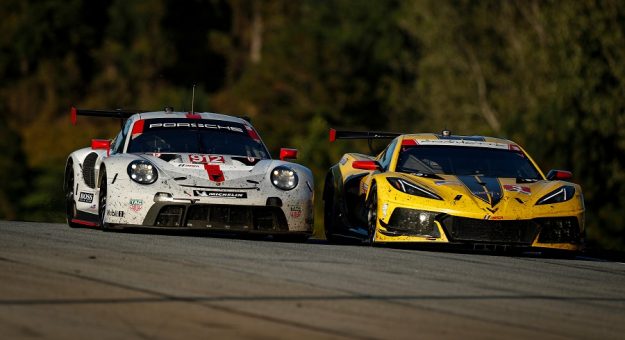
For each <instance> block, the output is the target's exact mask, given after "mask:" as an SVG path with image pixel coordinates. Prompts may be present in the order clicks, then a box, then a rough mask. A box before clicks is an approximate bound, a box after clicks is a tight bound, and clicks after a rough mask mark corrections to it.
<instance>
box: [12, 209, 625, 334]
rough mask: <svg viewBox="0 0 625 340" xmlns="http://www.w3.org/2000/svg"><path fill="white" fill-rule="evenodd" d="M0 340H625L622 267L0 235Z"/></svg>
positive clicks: (120, 235)
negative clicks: (52, 339) (37, 339)
mask: <svg viewBox="0 0 625 340" xmlns="http://www.w3.org/2000/svg"><path fill="white" fill-rule="evenodd" d="M0 338H2V339H22V338H58V339H87V338H91V339H101V338H107V339H119V338H139V339H170V338H206V339H208V338H210V339H233V338H234V339H239V338H242V339H276V338H284V339H302V338H304V339H307V338H324V339H328V338H329V339H332V338H337V339H423V338H436V339H445V338H451V339H458V338H465V339H467V338H468V339H473V338H478V339H491V338H492V339H502V338H507V339H514V338H519V339H520V338H523V339H528V338H538V339H619V338H620V339H623V338H625V264H623V263H620V262H610V261H600V260H596V259H590V258H575V259H558V258H545V257H537V256H502V255H494V254H476V253H468V254H467V253H458V252H448V251H447V252H445V251H431V250H430V251H425V250H419V249H397V248H386V247H382V248H378V247H375V248H371V247H366V246H348V245H347V246H346V245H329V244H325V243H323V242H322V241H309V242H308V243H305V244H298V243H285V242H276V241H270V240H247V239H242V238H235V237H223V236H222V237H218V236H214V235H206V234H199V235H198V234H193V235H188V234H180V233H177V234H170V233H167V234H164V233H154V232H151V233H145V232H142V233H128V232H102V231H99V230H92V229H71V228H69V227H67V226H65V225H63V224H45V223H26V222H3V221H0Z"/></svg>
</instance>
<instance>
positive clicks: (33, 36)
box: [0, 0, 625, 249]
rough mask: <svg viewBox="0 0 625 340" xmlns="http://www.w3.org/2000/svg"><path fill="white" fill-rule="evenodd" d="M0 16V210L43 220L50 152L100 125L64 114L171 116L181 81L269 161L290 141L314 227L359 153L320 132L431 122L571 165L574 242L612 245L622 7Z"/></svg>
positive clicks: (185, 99)
mask: <svg viewBox="0 0 625 340" xmlns="http://www.w3.org/2000/svg"><path fill="white" fill-rule="evenodd" d="M0 15H1V16H2V17H3V21H2V22H0V31H2V32H3V34H2V35H1V36H0V52H1V53H0V103H2V109H3V110H2V111H3V113H2V114H3V115H4V116H5V119H4V120H2V119H0V133H1V134H2V141H1V142H4V143H5V145H0V147H1V148H2V150H7V152H6V153H5V154H4V155H3V156H2V158H0V176H2V177H3V178H5V177H4V176H10V174H19V175H18V176H17V177H18V178H20V179H22V180H16V181H14V182H12V183H7V184H2V185H1V186H0V200H3V201H1V202H0V211H1V214H2V216H3V218H25V219H38V220H45V219H58V218H60V217H59V216H62V213H59V212H62V206H61V205H59V204H60V203H59V202H58V200H57V198H58V197H60V195H61V193H60V191H59V190H60V189H59V186H60V185H61V183H62V170H63V167H64V160H65V157H66V156H67V154H68V153H69V152H70V151H71V150H73V149H77V148H79V147H82V146H84V145H86V144H87V143H88V142H89V139H90V138H93V137H110V136H112V135H113V134H114V133H115V130H116V129H117V128H118V126H117V125H116V124H115V123H105V122H101V121H93V120H89V119H86V120H81V121H80V122H79V124H80V125H79V127H78V128H76V127H71V126H69V125H68V120H67V116H66V114H67V112H68V108H69V106H70V104H77V105H79V106H84V107H93V108H99V107H101V108H117V107H125V108H142V109H160V108H162V107H163V106H166V105H168V106H169V105H171V106H174V107H176V108H177V109H183V110H188V109H190V100H191V85H192V84H194V83H195V84H198V87H197V89H196V104H195V107H196V108H198V109H200V110H208V111H216V112H224V113H230V114H235V115H248V116H250V117H252V119H253V123H254V125H255V126H256V127H257V129H258V130H259V131H260V133H261V135H262V136H263V139H264V140H265V142H266V143H267V144H268V145H269V146H270V148H271V151H272V153H273V154H275V155H277V152H278V149H279V148H280V147H296V148H298V149H299V151H300V153H299V156H300V158H299V160H298V161H299V162H301V163H302V164H305V165H307V166H309V167H310V168H311V169H312V170H313V172H314V174H315V179H316V200H317V215H316V221H317V223H316V226H317V233H318V234H319V232H320V229H319V227H320V225H321V193H322V187H321V186H322V184H323V179H324V176H325V172H326V171H327V168H328V167H329V166H330V165H331V164H332V163H334V162H336V161H338V159H339V158H340V156H341V154H342V153H343V152H345V151H348V150H349V151H360V152H367V150H368V148H367V147H366V144H365V143H359V142H349V143H345V142H340V143H335V144H332V145H331V144H330V143H328V142H327V130H328V128H329V127H339V128H340V127H342V128H350V129H363V130H364V129H375V130H393V131H405V132H413V131H433V132H436V131H439V130H441V129H443V128H449V129H451V130H452V131H453V132H454V133H458V134H486V135H496V136H504V137H509V138H511V139H513V140H515V141H517V142H518V143H520V144H521V145H523V146H524V147H525V149H527V150H528V151H529V152H530V153H531V154H532V155H533V156H534V158H535V159H536V160H537V161H538V162H539V164H541V165H542V166H543V167H544V169H543V170H548V169H550V168H565V169H570V170H573V171H574V173H575V175H576V177H575V178H576V180H577V181H579V183H580V184H582V186H583V188H584V193H585V198H586V203H587V222H588V236H589V238H590V239H591V241H593V242H595V243H596V244H599V245H600V246H603V247H607V248H612V249H625V232H624V231H625V225H624V224H623V221H622V218H621V216H622V213H621V211H622V210H623V209H624V208H625V173H623V171H621V169H623V167H624V165H625V164H623V162H624V161H623V159H625V157H623V154H624V151H625V138H624V137H625V136H624V134H625V126H624V125H625V96H624V93H625V91H624V90H625V88H624V84H625V64H624V63H622V62H621V61H622V60H624V59H625V47H624V46H625V3H623V2H622V1H617V0H602V1H590V0H589V1H574V2H553V1H538V0H513V1H494V0H487V1H473V0H449V1H435V0H419V1H412V0H406V1H399V0H396V1H347V0H330V1H322V2H320V1H313V0H302V1H287V0H276V1H261V0H204V1H202V0H194V1H189V2H184V3H181V2H177V1H173V0H156V1H147V0H133V1H120V0H116V1H105V0H94V1H83V2H81V1H75V0H70V1H60V0H58V1H53V0H50V1H44V2H37V1H28V0H27V1H15V0H5V1H2V2H1V3H0ZM0 118H1V117H0ZM4 121H6V122H7V123H8V125H7V124H4V123H3V122H4ZM13 131H17V132H18V134H19V137H21V143H20V142H18V143H12V142H7V141H8V140H11V141H13V140H16V141H19V140H20V139H19V138H17V136H16V135H15V134H14V132H13ZM14 137H15V138H14ZM22 149H23V153H24V154H26V155H27V157H26V159H23V160H22V161H21V162H17V164H18V165H19V166H17V165H16V162H14V160H15V159H19V157H20V156H19V155H20V154H22V151H21V150H22ZM15 157H18V158H15ZM26 181H28V183H29V188H31V189H30V191H28V194H26V195H22V196H23V198H24V199H23V200H19V201H11V200H10V199H7V197H14V196H13V195H14V193H15V192H17V191H20V190H23V188H24V185H25V183H26ZM31 183H36V185H32V184H31ZM57 184H58V185H57ZM22 196H20V197H22ZM33 211H37V212H38V213H39V215H37V216H35V215H32V214H33V213H32V212H33Z"/></svg>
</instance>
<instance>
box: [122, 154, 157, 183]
mask: <svg viewBox="0 0 625 340" xmlns="http://www.w3.org/2000/svg"><path fill="white" fill-rule="evenodd" d="M128 176H130V179H132V180H133V181H135V182H137V183H139V184H152V183H154V182H156V179H157V178H158V172H157V171H156V167H154V165H152V163H150V162H148V161H144V160H136V161H132V162H130V164H128Z"/></svg>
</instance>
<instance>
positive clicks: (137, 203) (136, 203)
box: [129, 198, 143, 212]
mask: <svg viewBox="0 0 625 340" xmlns="http://www.w3.org/2000/svg"><path fill="white" fill-rule="evenodd" d="M129 204H130V210H132V211H134V212H139V210H141V209H142V208H143V200H140V199H137V198H131V199H130V202H129Z"/></svg>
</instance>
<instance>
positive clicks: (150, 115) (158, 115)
mask: <svg viewBox="0 0 625 340" xmlns="http://www.w3.org/2000/svg"><path fill="white" fill-rule="evenodd" d="M162 118H179V119H180V118H182V119H185V118H187V119H214V120H222V121H229V122H235V123H240V124H245V125H250V123H249V122H248V121H247V120H245V119H243V118H240V117H235V116H229V115H225V114H221V113H213V112H194V113H190V112H180V111H177V112H171V111H170V112H168V111H153V112H142V113H137V114H135V115H133V116H132V117H131V118H130V119H132V120H133V121H134V120H139V119H162Z"/></svg>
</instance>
